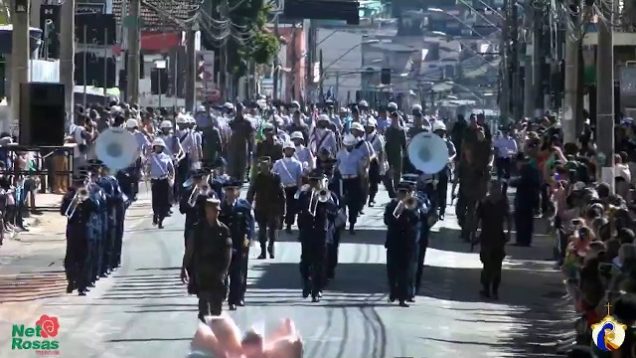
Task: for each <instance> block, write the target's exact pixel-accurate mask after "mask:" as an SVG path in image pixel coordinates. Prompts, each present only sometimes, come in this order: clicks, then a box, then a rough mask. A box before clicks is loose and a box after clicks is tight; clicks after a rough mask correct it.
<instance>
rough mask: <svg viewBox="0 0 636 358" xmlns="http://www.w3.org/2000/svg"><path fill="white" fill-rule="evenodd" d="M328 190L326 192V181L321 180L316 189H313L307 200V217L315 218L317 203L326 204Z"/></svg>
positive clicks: (328, 196)
mask: <svg viewBox="0 0 636 358" xmlns="http://www.w3.org/2000/svg"><path fill="white" fill-rule="evenodd" d="M330 197H331V195H329V190H327V183H326V180H322V181H321V182H320V184H319V185H318V189H314V190H312V192H311V198H310V199H309V215H311V216H316V210H318V203H326V202H328V201H329V198H330Z"/></svg>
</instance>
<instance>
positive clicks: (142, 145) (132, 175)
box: [122, 119, 151, 201]
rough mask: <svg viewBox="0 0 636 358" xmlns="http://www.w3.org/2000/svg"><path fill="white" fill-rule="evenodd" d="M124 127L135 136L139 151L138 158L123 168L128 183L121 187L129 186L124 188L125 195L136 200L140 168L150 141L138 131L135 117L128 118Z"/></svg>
mask: <svg viewBox="0 0 636 358" xmlns="http://www.w3.org/2000/svg"><path fill="white" fill-rule="evenodd" d="M126 129H128V131H129V132H130V133H131V134H132V135H133V136H134V137H135V140H136V141H137V150H138V152H139V158H137V160H135V162H134V163H133V164H132V165H131V166H130V167H128V168H127V169H125V170H123V172H125V173H126V174H127V178H128V179H129V185H125V184H124V183H122V189H124V188H126V187H130V190H124V192H126V195H128V196H129V198H130V199H131V200H133V201H135V200H137V194H138V193H139V180H140V179H141V170H142V167H143V162H144V160H145V157H146V155H147V154H148V152H149V151H150V149H151V148H150V147H151V143H150V141H149V140H148V137H147V136H146V135H145V134H143V133H142V132H141V131H139V124H138V122H137V120H136V119H129V120H128V121H126Z"/></svg>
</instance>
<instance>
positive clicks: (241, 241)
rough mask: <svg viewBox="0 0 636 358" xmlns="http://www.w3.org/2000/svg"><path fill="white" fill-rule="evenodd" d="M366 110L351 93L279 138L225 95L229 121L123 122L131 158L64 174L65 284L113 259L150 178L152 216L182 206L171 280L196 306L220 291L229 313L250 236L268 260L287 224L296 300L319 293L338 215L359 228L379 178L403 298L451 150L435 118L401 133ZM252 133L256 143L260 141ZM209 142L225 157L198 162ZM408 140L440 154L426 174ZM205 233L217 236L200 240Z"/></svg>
mask: <svg viewBox="0 0 636 358" xmlns="http://www.w3.org/2000/svg"><path fill="white" fill-rule="evenodd" d="M367 107H368V105H367V106H365V104H364V103H360V105H359V106H358V107H356V108H355V110H352V112H351V113H352V117H351V118H348V119H346V120H341V119H340V118H339V117H338V116H337V115H334V114H333V111H332V112H329V113H326V114H321V115H317V116H315V117H314V122H315V127H313V128H310V127H309V126H307V124H306V123H304V122H303V121H304V118H303V117H301V116H300V112H297V113H294V123H293V124H292V125H291V126H290V129H291V130H290V131H289V132H290V134H289V136H287V135H285V136H283V135H281V133H280V132H278V131H280V123H278V121H276V120H275V119H274V121H273V122H274V123H273V124H272V123H268V122H265V123H260V124H259V125H258V126H257V125H255V124H254V123H252V122H251V121H250V120H249V119H248V118H247V116H245V115H244V114H243V107H242V106H240V105H239V106H237V107H236V108H234V106H231V107H230V106H225V108H226V109H227V110H228V112H230V113H231V116H234V117H235V118H234V119H229V120H228V118H226V117H222V118H221V119H219V120H215V121H214V123H216V127H218V128H217V130H216V131H209V130H207V129H205V130H203V133H201V132H200V131H198V130H197V129H196V124H195V121H194V119H193V118H192V117H190V116H189V115H186V114H179V115H177V116H176V117H175V123H176V125H177V130H174V129H173V123H172V122H171V121H169V120H163V121H161V122H160V123H159V131H157V132H156V135H153V134H149V132H148V130H146V129H145V128H144V130H143V131H141V130H140V125H139V122H138V120H137V119H128V120H127V121H126V122H125V123H124V127H125V133H127V134H128V135H130V137H131V138H133V139H134V140H133V143H134V144H133V147H134V148H133V149H132V151H133V152H135V153H136V155H135V158H134V160H132V161H131V162H130V163H126V164H125V165H119V164H121V163H119V164H117V165H114V164H112V162H113V160H115V161H116V158H108V155H107V154H106V155H104V156H105V157H106V158H100V159H101V160H103V161H104V163H102V162H99V161H98V162H94V163H92V164H91V166H90V167H88V168H86V169H85V171H83V172H81V173H80V175H78V176H77V177H76V178H74V179H75V180H74V189H73V190H72V191H71V192H69V193H68V194H67V196H66V197H65V199H64V205H62V211H61V213H62V214H63V215H66V216H67V217H68V229H67V239H68V248H67V257H66V260H65V267H66V271H67V277H68V282H69V285H68V290H69V292H71V291H72V290H74V289H77V290H78V292H79V294H80V295H85V294H86V292H87V290H88V288H89V287H91V285H93V284H94V282H95V281H96V280H97V279H99V278H100V277H105V276H106V275H108V274H109V272H111V271H112V270H114V269H116V268H117V267H118V266H119V265H120V261H121V259H120V257H121V248H122V237H123V222H124V216H125V211H126V208H127V207H128V205H130V203H131V202H132V201H134V200H136V199H137V197H138V193H139V182H145V183H146V185H148V183H149V184H150V191H151V200H152V212H153V221H152V222H153V225H156V226H157V227H158V228H159V229H162V228H163V227H164V220H165V218H166V217H168V216H170V215H171V213H172V212H171V208H172V205H173V204H174V203H178V208H179V211H180V213H182V214H183V215H184V216H185V227H184V242H185V255H184V259H183V267H182V273H181V277H182V279H183V280H184V282H187V283H188V292H189V293H190V294H196V295H197V296H198V297H199V309H200V312H199V314H200V317H203V316H204V315H206V314H209V313H218V312H220V309H221V308H220V307H221V306H220V303H219V302H221V303H222V302H223V300H225V298H226V297H227V299H228V304H229V308H230V310H235V309H237V307H240V306H244V305H245V304H246V302H245V292H246V288H247V272H248V261H249V252H250V247H251V246H252V244H253V243H255V242H258V244H259V246H260V252H259V254H258V259H261V260H263V259H266V258H267V257H269V258H270V259H273V258H274V257H275V245H276V242H277V238H278V235H279V230H282V229H285V232H286V233H287V234H291V233H292V232H293V231H292V228H293V226H294V225H295V224H297V227H298V240H299V241H300V246H301V257H300V263H299V268H300V275H301V287H300V290H301V291H302V297H304V298H307V297H309V296H311V298H312V301H313V302H319V301H320V299H321V297H322V294H323V290H324V289H325V288H326V287H327V284H328V282H329V280H332V279H334V278H335V273H336V267H337V263H338V249H339V244H340V238H341V235H342V231H343V229H346V228H347V223H348V232H349V233H350V234H351V235H354V234H355V233H356V231H355V225H356V223H357V220H358V218H359V216H360V215H361V214H362V213H363V210H364V207H365V206H368V207H372V206H373V205H374V204H375V203H376V195H377V193H378V189H379V188H378V186H379V183H384V185H385V186H386V187H387V190H388V192H389V196H390V197H391V198H392V199H391V201H390V202H389V203H388V204H387V205H386V208H385V212H384V223H385V224H386V226H387V228H388V230H387V233H386V241H385V247H386V254H387V272H388V280H389V300H390V301H391V302H394V301H398V302H399V305H400V306H403V307H408V302H413V301H414V299H415V296H416V294H417V293H418V291H419V289H420V281H421V277H422V271H423V267H424V258H425V255H426V249H427V247H428V236H429V231H430V227H431V226H432V225H433V224H434V223H435V222H436V221H437V220H439V219H443V216H444V209H445V206H446V190H447V186H448V182H449V180H450V177H451V171H452V163H453V160H454V158H455V155H456V152H455V148H454V146H453V144H452V142H451V141H450V140H448V139H447V138H446V137H445V133H446V128H445V126H444V124H443V123H442V122H441V121H436V122H434V123H433V125H431V126H429V127H428V129H427V127H426V126H424V125H422V127H421V128H420V127H418V128H415V127H413V128H410V130H409V133H410V136H408V137H407V136H405V133H406V130H405V128H402V118H401V117H400V116H399V115H398V114H397V105H395V103H391V106H389V108H388V114H387V110H386V109H385V110H384V112H383V113H384V114H383V115H382V116H381V117H379V119H378V120H376V119H375V118H373V117H372V116H371V115H369V112H368V108H367ZM414 113H415V114H418V113H419V112H418V111H417V108H414ZM221 123H224V124H221ZM429 130H431V131H430V132H431V133H430V134H431V135H433V136H434V137H436V138H437V140H439V138H441V139H442V141H441V143H443V144H441V146H442V147H440V144H439V143H440V142H437V141H433V140H429V139H427V138H430V137H420V136H418V134H419V133H421V132H428V131H429ZM259 131H260V134H262V140H260V141H256V139H255V138H256V136H257V134H259ZM341 131H342V132H341ZM153 132H154V131H153ZM277 132H278V133H277ZM206 133H214V134H215V135H214V136H213V137H214V138H212V139H210V138H209V137H206ZM341 133H342V134H341ZM432 133H434V134H432ZM211 140H213V141H214V143H217V142H218V143H217V144H215V147H214V148H217V147H218V148H226V149H227V155H225V156H224V157H225V158H227V159H229V162H227V163H226V162H225V161H224V159H223V158H221V157H220V156H218V158H216V159H214V160H213V161H210V160H208V159H209V157H208V156H207V154H206V151H204V149H209V148H210V145H212V144H210V141H211ZM115 144H117V143H115ZM412 146H416V147H418V149H421V148H426V149H427V150H428V151H435V152H440V151H441V152H443V153H442V154H441V155H437V156H435V158H436V159H435V160H437V159H438V158H442V159H441V160H442V161H443V162H442V163H435V165H436V166H438V167H439V168H441V169H438V170H436V171H434V172H432V173H431V172H430V170H428V168H429V167H430V165H431V163H429V162H428V161H430V160H431V159H430V158H428V157H418V154H416V155H413V154H412V153H411V152H413V153H419V152H418V151H417V150H415V151H412V150H411V147H412ZM218 148H217V149H216V150H217V151H218V150H219V149H218ZM407 152H408V153H409V155H405V154H406V153H407ZM250 153H253V160H252V161H250V160H249V159H250V157H249V155H250ZM396 153H397V154H396ZM218 154H221V153H217V155H218ZM438 154H439V153H438ZM396 157H399V158H400V159H399V161H398V160H396ZM403 159H404V162H402V160H403ZM226 164H227V167H226ZM403 168H404V169H405V170H404V171H403V170H402V169H403ZM226 169H227V170H228V174H229V175H228V174H224V173H225V170H226ZM250 171H251V174H249V175H248V173H250ZM403 172H406V173H407V174H405V175H404V176H403V175H402V174H403ZM408 172H411V173H413V174H411V175H408ZM423 172H427V173H429V174H423ZM246 178H247V180H248V181H249V184H248V189H247V192H246V196H245V199H242V198H240V194H241V188H242V186H243V184H244V181H245V180H246ZM257 225H258V230H256V226H257ZM213 235H216V236H215V237H218V240H217V239H216V238H215V239H214V240H211V241H209V242H207V241H206V240H205V239H206V238H212V236H213ZM85 258H87V259H85ZM212 258H214V259H215V260H217V261H214V262H212V261H210V260H211V259H212ZM220 277H222V278H223V279H222V280H221V279H219V278H220ZM206 280H208V281H206ZM204 281H206V282H204ZM219 300H220V301H219Z"/></svg>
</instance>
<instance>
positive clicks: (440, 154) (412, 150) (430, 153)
mask: <svg viewBox="0 0 636 358" xmlns="http://www.w3.org/2000/svg"><path fill="white" fill-rule="evenodd" d="M407 155H408V158H409V160H410V161H411V164H413V167H415V168H416V169H418V170H421V171H422V172H424V174H437V173H439V172H440V171H441V170H442V169H444V167H445V166H446V165H447V164H448V158H449V156H448V147H447V146H446V142H445V141H444V140H443V139H442V138H441V137H440V136H438V135H437V134H434V133H427V132H422V133H419V134H417V135H416V136H415V137H413V139H411V142H409V145H408V148H407Z"/></svg>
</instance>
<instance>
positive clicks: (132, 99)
mask: <svg viewBox="0 0 636 358" xmlns="http://www.w3.org/2000/svg"><path fill="white" fill-rule="evenodd" d="M140 13H141V2H140V0H129V1H128V16H129V18H131V19H132V20H131V21H130V23H129V24H130V25H131V26H129V27H128V66H127V67H128V73H127V74H126V78H127V80H128V86H127V89H126V94H127V96H128V103H139V78H140V77H141V76H140V75H139V70H140V67H141V66H140V64H139V61H140V57H141V38H140V31H141V18H140Z"/></svg>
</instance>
